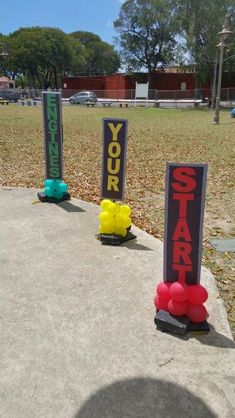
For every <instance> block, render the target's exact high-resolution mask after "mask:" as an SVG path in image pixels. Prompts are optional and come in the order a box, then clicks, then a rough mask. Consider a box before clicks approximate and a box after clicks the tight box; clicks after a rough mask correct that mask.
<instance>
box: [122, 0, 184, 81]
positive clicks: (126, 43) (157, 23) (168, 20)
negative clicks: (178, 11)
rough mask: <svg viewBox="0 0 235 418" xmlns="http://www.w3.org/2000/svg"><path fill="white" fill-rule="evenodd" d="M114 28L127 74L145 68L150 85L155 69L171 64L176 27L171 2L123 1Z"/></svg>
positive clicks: (152, 0) (173, 54)
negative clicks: (148, 75)
mask: <svg viewBox="0 0 235 418" xmlns="http://www.w3.org/2000/svg"><path fill="white" fill-rule="evenodd" d="M114 27H115V29H116V30H117V32H118V33H119V34H120V37H119V40H118V43H119V45H120V47H121V50H122V58H123V63H124V65H125V66H126V67H127V69H128V70H129V71H132V70H140V69H141V68H146V69H147V70H148V73H149V74H150V81H151V78H152V77H151V76H152V74H153V73H154V72H155V70H156V68H157V66H159V65H161V66H165V65H167V64H170V63H172V62H173V61H174V58H175V53H176V45H177V42H176V39H175V37H176V35H177V33H178V26H177V20H176V16H175V7H174V3H173V1H171V0H169V1H165V0H127V1H126V2H125V3H123V4H122V6H121V10H120V14H119V18H118V19H117V20H116V21H115V22H114Z"/></svg>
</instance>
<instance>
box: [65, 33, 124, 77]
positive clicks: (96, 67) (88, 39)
mask: <svg viewBox="0 0 235 418" xmlns="http://www.w3.org/2000/svg"><path fill="white" fill-rule="evenodd" d="M70 36H71V37H73V38H74V39H76V41H77V42H80V43H81V44H82V45H83V47H84V57H85V60H86V65H85V74H87V75H93V74H113V73H115V72H116V71H117V70H118V68H119V67H120V59H119V56H118V54H117V52H116V51H115V50H114V47H113V46H112V45H109V44H108V43H106V42H103V41H102V40H101V39H100V37H99V36H98V35H95V34H94V33H91V32H82V31H77V32H73V33H71V34H70Z"/></svg>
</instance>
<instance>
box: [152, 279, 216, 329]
mask: <svg viewBox="0 0 235 418" xmlns="http://www.w3.org/2000/svg"><path fill="white" fill-rule="evenodd" d="M207 298H208V293H207V290H206V289H205V287H203V286H202V285H201V284H194V285H187V284H186V283H181V282H174V283H169V282H162V283H160V284H159V285H158V286H157V294H156V296H155V299H154V304H155V306H156V308H157V309H158V310H159V309H163V310H164V311H167V312H170V313H171V314H172V315H175V316H181V315H186V316H187V317H188V318H189V319H190V321H192V322H195V323H199V322H203V321H205V320H206V319H207V318H208V316H209V315H208V312H207V310H206V308H205V306H204V305H203V303H204V302H206V300H207Z"/></svg>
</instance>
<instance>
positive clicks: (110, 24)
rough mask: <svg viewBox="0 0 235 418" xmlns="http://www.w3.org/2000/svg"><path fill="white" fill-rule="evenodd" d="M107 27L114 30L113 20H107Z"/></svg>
mask: <svg viewBox="0 0 235 418" xmlns="http://www.w3.org/2000/svg"><path fill="white" fill-rule="evenodd" d="M106 26H107V27H108V28H113V21H112V20H110V19H109V20H107V22H106Z"/></svg>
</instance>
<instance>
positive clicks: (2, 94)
mask: <svg viewBox="0 0 235 418" xmlns="http://www.w3.org/2000/svg"><path fill="white" fill-rule="evenodd" d="M0 98H1V99H3V100H9V102H17V100H19V99H20V98H21V94H20V92H19V91H16V90H10V89H9V90H0Z"/></svg>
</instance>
